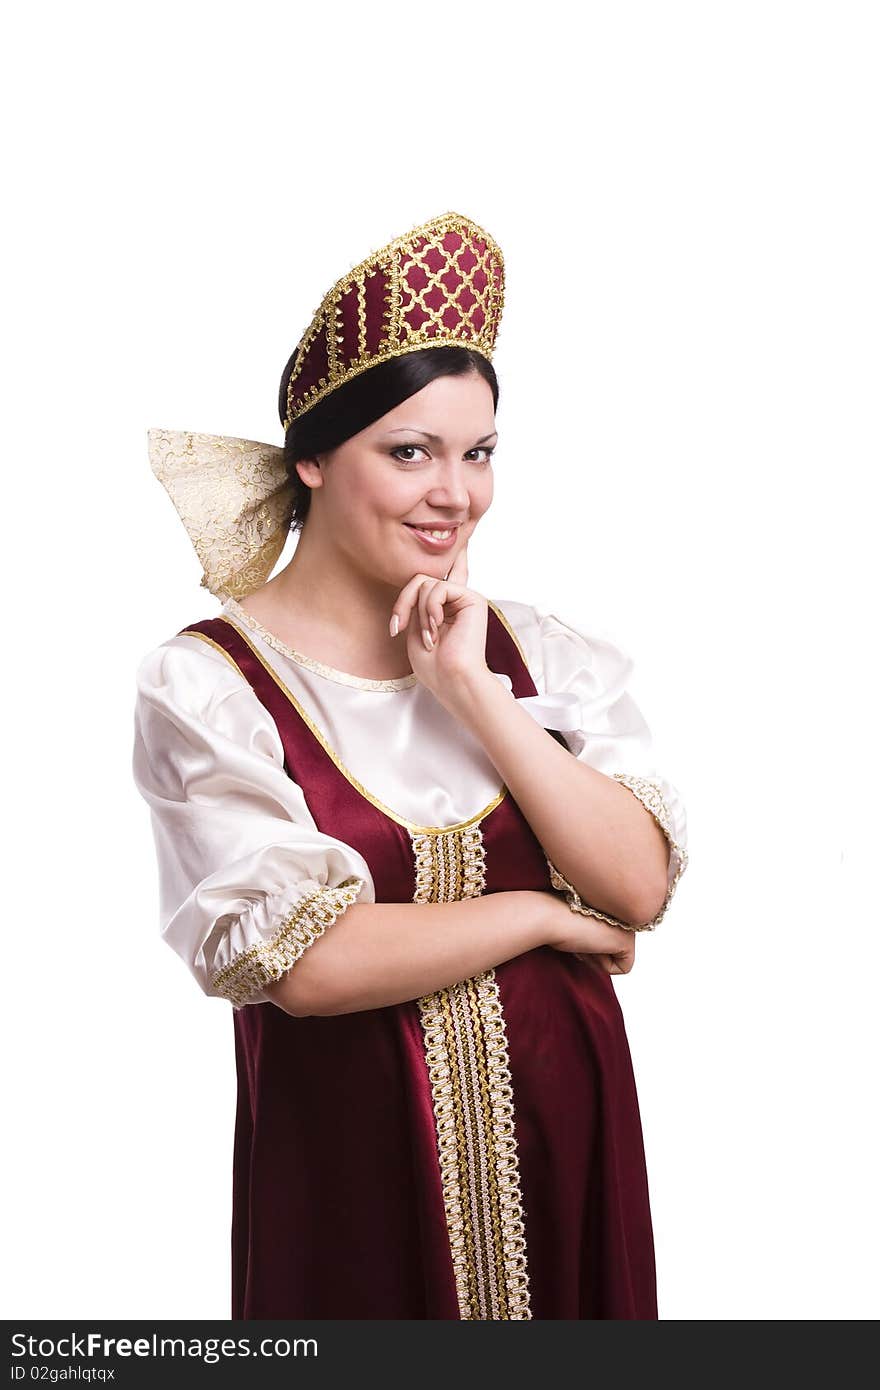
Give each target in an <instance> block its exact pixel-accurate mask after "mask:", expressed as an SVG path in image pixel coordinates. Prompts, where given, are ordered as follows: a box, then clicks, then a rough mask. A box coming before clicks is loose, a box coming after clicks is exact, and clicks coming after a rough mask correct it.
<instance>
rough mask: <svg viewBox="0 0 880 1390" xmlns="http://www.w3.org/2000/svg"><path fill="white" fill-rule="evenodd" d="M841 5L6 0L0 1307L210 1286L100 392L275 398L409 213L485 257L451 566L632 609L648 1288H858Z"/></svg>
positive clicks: (848, 235)
mask: <svg viewBox="0 0 880 1390" xmlns="http://www.w3.org/2000/svg"><path fill="white" fill-rule="evenodd" d="M876 18H877V10H876V7H875V6H873V5H871V4H855V3H846V2H845V0H836V2H835V3H833V4H832V3H826V4H817V3H808V2H804V0H801V3H797V4H794V3H792V4H785V3H779V2H778V0H777V2H776V3H774V0H762V3H757V4H756V3H751V0H737V2H736V3H663V4H652V3H651V4H649V3H645V4H635V3H615V4H613V5H612V4H603V5H590V4H586V5H581V6H574V5H569V4H560V3H547V0H545V3H542V4H541V5H540V6H539V7H537V8H536V7H534V6H521V7H520V6H514V5H511V4H509V3H505V4H500V3H498V4H488V3H482V4H481V3H475V0H469V3H467V4H462V3H457V0H444V3H443V4H442V5H424V6H423V5H416V4H414V3H411V4H406V5H404V4H387V3H377V4H374V5H368V6H363V7H360V8H359V9H357V10H355V9H354V8H352V9H351V10H350V11H349V10H347V9H345V8H343V7H340V6H338V5H326V6H324V5H308V6H301V5H296V4H291V3H286V4H278V5H274V4H268V3H251V4H249V5H248V6H242V5H235V6H233V5H228V4H217V3H213V4H210V5H209V4H193V3H190V4H187V3H181V0H177V3H175V4H174V5H170V4H164V3H156V0H153V2H152V3H151V4H150V5H146V4H144V5H141V6H140V7H132V6H114V5H109V4H107V5H100V4H95V3H84V4H79V5H76V6H64V7H62V6H60V5H47V4H43V5H40V4H35V5H32V6H28V7H26V8H25V7H19V9H18V13H17V17H16V18H15V19H14V20H13V21H12V23H11V25H9V26H7V30H6V34H5V36H4V43H3V47H4V49H5V56H4V58H3V65H4V73H3V81H2V84H0V90H2V103H3V107H4V110H3V120H4V131H5V133H6V136H7V145H8V153H7V157H6V173H5V175H4V183H5V185H6V190H7V193H11V195H12V196H11V201H8V202H7V208H6V213H5V215H4V219H3V236H4V240H5V242H6V249H5V255H4V267H5V269H6V272H7V275H6V286H5V289H4V310H3V317H4V319H5V333H4V338H5V345H4V361H3V373H2V374H3V382H4V385H5V386H6V388H7V391H8V405H7V407H6V411H5V432H4V437H5V439H6V445H5V474H6V477H7V480H8V483H10V484H11V490H12V497H11V498H9V497H7V500H6V505H5V506H4V509H3V512H4V516H5V522H6V524H5V527H4V549H5V552H6V575H7V579H6V591H5V592H6V609H5V620H6V628H5V631H6V648H7V652H6V655H7V665H6V673H7V674H6V679H5V681H4V682H3V698H4V704H5V708H6V710H7V715H6V719H5V728H6V730H7V734H8V738H7V746H6V750H5V755H4V756H5V765H4V771H5V776H4V779H3V780H4V788H5V802H6V810H7V812H8V813H10V814H9V817H8V824H7V827H6V835H5V843H6V847H7V850H8V858H7V861H6V868H5V872H4V884H5V890H6V891H5V895H4V896H5V912H4V919H5V933H6V936H7V940H8V942H9V945H10V947H11V949H10V950H8V951H7V953H6V958H5V959H6V968H5V971H4V975H5V989H4V996H5V998H4V1008H3V1017H4V1023H5V1025H6V1030H7V1036H6V1045H5V1058H6V1061H7V1077H8V1084H7V1100H6V1105H5V1116H6V1120H7V1125H6V1134H7V1140H6V1147H5V1154H4V1166H5V1172H4V1175H3V1188H4V1192H5V1193H6V1195H7V1200H8V1203H9V1207H10V1210H9V1212H8V1214H7V1216H6V1217H5V1227H4V1229H5V1232H6V1240H5V1245H6V1252H5V1253H6V1259H5V1265H6V1267H7V1271H8V1272H9V1275H10V1286H9V1288H8V1289H7V1291H6V1294H5V1297H4V1308H5V1313H6V1316H16V1317H24V1316H29V1317H34V1318H35V1317H43V1318H49V1317H57V1318H74V1317H76V1318H81V1317H84V1316H90V1317H96V1316H97V1317H101V1318H111V1317H119V1318H122V1317H141V1318H160V1317H177V1318H182V1317H215V1318H216V1317H220V1318H222V1317H226V1316H227V1313H228V1302H229V1292H228V1290H229V1214H230V1200H231V1161H232V1125H233V1108H234V1057H233V1033H232V1021H231V1010H229V1008H228V1006H227V1005H226V1004H225V1003H223V1002H222V1001H217V1000H207V999H205V998H204V996H202V995H201V994H200V993H199V991H198V988H197V986H196V985H195V983H194V982H193V981H192V980H191V978H190V977H189V975H188V974H187V972H186V970H185V969H184V967H183V966H182V964H181V962H180V961H179V960H178V959H177V958H176V957H175V956H174V955H173V954H172V953H171V952H170V951H169V950H168V949H167V948H166V947H165V946H164V945H162V943H161V941H160V940H159V937H158V919H157V912H158V908H157V891H156V882H155V879H156V873H155V861H154V851H153V846H152V839H151V832H150V826H149V815H148V811H147V808H146V806H145V805H144V804H143V802H141V801H140V799H139V797H138V796H137V793H136V791H135V789H134V786H133V783H132V781H131V777H130V753H131V740H132V727H133V726H132V709H133V701H134V670H135V667H136V665H137V662H138V661H139V659H140V657H141V656H142V655H143V654H144V653H145V652H146V651H147V650H148V649H149V648H151V647H152V646H154V645H155V644H157V643H158V642H160V641H162V640H164V639H165V638H166V637H168V636H170V635H171V634H173V633H174V632H176V631H177V630H178V629H179V628H180V627H182V626H183V625H184V624H185V623H186V622H189V621H192V620H194V619H197V618H201V617H209V616H213V614H214V613H215V612H216V611H218V604H217V602H216V600H214V599H212V598H211V596H210V595H208V594H206V592H205V590H203V589H200V588H199V578H200V575H201V570H200V567H199V565H198V561H197V559H196V556H195V553H194V551H193V550H192V548H191V546H190V543H189V541H188V539H187V537H186V533H185V532H184V530H183V528H182V527H181V525H180V522H179V520H178V519H177V517H176V515H175V513H174V510H173V508H172V506H171V503H170V501H169V500H168V498H167V496H166V495H165V493H164V492H163V490H162V488H161V487H160V486H159V484H158V483H157V482H156V480H155V479H154V477H153V476H152V474H151V473H150V470H149V467H148V462H147V453H146V430H147V428H148V427H150V426H163V427H167V428H172V429H193V430H202V431H207V432H208V433H214V434H234V435H241V436H244V437H247V438H252V439H262V440H266V441H270V442H275V443H280V442H281V427H280V424H279V421H278V417H277V414H276V395H277V389H278V382H279V379H280V376H281V371H282V368H283V367H284V364H285V362H286V360H287V358H288V355H289V354H290V352H291V351H292V349H293V347H294V346H295V344H296V342H297V341H298V339H299V337H300V335H301V333H302V331H303V330H304V328H305V327H306V325H307V323H308V321H309V319H310V317H311V314H312V312H313V310H314V309H315V307H316V306H317V304H318V302H319V300H320V298H321V296H322V295H323V293H324V291H325V290H326V289H327V288H328V287H329V285H330V284H331V283H332V282H333V281H334V280H335V279H336V278H337V277H338V276H339V275H341V274H342V273H343V272H344V271H345V270H346V269H348V268H349V267H350V266H351V265H352V264H353V263H354V262H356V261H358V260H360V259H361V258H363V257H364V256H365V255H367V254H368V252H369V251H371V250H372V249H374V248H375V247H378V246H380V245H382V244H383V242H385V241H386V240H388V239H390V238H391V237H393V236H395V235H398V234H399V233H401V232H402V231H405V230H407V229H408V228H410V227H411V226H414V225H415V224H417V223H419V222H422V221H424V220H427V219H428V218H430V217H432V216H434V215H435V214H437V213H440V212H444V211H447V210H450V209H454V210H456V211H461V212H465V213H466V214H468V215H469V216H470V217H472V218H474V219H475V220H476V221H477V222H479V223H480V224H482V225H483V226H485V227H486V228H487V229H488V230H489V231H490V232H491V233H492V234H493V235H494V236H495V238H496V239H497V240H498V241H499V243H500V244H501V246H502V249H503V251H504V253H505V260H506V271H507V296H506V305H505V314H504V320H503V322H502V326H501V332H500V336H499V340H498V347H497V352H496V357H495V366H496V368H497V370H498V373H499V377H500V381H501V402H500V406H499V412H498V416H497V420H498V426H499V432H500V436H501V442H500V446H499V449H498V453H497V456H496V500H495V505H494V510H493V512H492V514H491V515H490V516H489V517H488V518H487V519H486V520H485V521H484V522H483V524H482V526H481V528H480V533H479V535H478V537H477V538H476V539H475V541H474V542H473V543H472V545H471V547H470V551H469V554H470V557H471V566H472V568H471V577H470V582H471V584H472V587H474V588H478V589H480V590H481V591H482V592H485V593H486V594H488V595H489V596H490V597H495V598H502V599H503V598H515V599H519V600H523V601H527V602H533V603H548V604H549V605H550V606H551V607H552V608H553V610H554V611H555V612H557V613H558V614H559V616H561V617H563V618H564V619H565V620H566V621H570V622H572V623H575V624H577V625H578V626H580V627H581V629H582V630H583V631H586V632H589V631H596V632H602V633H605V634H607V635H610V636H612V637H613V638H615V639H616V640H617V641H618V642H619V643H620V644H621V645H623V646H624V647H625V648H627V649H628V650H629V651H630V652H631V653H632V654H633V656H634V657H635V659H636V670H635V674H634V685H633V692H634V694H635V696H636V698H637V700H638V701H639V703H640V705H641V706H642V709H643V712H644V713H645V715H646V717H647V719H648V722H649V724H650V725H651V728H652V730H653V732H654V735H655V741H656V746H657V750H658V758H660V759H662V763H663V766H664V768H665V770H666V772H667V773H668V775H669V776H670V777H671V778H672V780H673V781H674V782H675V783H676V785H677V786H678V787H679V788H680V790H681V792H682V794H683V796H684V798H685V802H686V804H687V807H688V812H689V825H690V854H691V863H690V867H689V869H688V871H687V873H686V874H685V876H684V878H683V879H682V881H681V884H680V887H679V890H678V894H677V896H676V900H675V903H674V905H673V907H672V908H671V909H670V912H669V914H668V916H667V918H666V920H665V921H664V923H663V925H662V927H661V929H660V930H658V932H657V933H656V934H652V935H649V936H645V937H641V938H640V939H639V943H638V944H639V959H638V961H637V964H636V968H635V970H634V971H633V973H632V974H631V975H630V976H628V977H626V978H624V979H621V980H617V981H616V982H615V983H616V988H617V991H618V996H619V998H620V999H621V1002H622V1005H623V1008H624V1013H625V1016H626V1020H627V1026H628V1031H629V1037H630V1043H631V1047H632V1051H633V1056H634V1062H635V1069H636V1076H637V1081H638V1085H639V1095H640V1100H641V1106H642V1117H643V1124H644V1130H645V1141H646V1146H647V1153H648V1164H649V1176H650V1184H651V1198H652V1207H653V1212H654V1219H655V1234H656V1241H657V1258H658V1278H659V1289H660V1311H661V1317H663V1318H664V1319H846V1318H859V1319H864V1318H872V1317H876V1316H877V1313H878V1311H880V1309H878V1302H880V1300H878V1298H877V1290H876V1285H875V1275H876V1246H877V1239H878V1223H877V1196H876V1193H877V1179H876V1175H877V1168H878V1154H877V1147H876V1139H875V1135H874V1128H873V1122H872V1121H873V1111H874V1109H875V1095H874V1093H875V1091H876V1060H875V1059H876V1051H877V1041H876V1035H875V1030H874V1017H875V1015H876V995H877V967H878V955H877V944H876V943H877V929H878V913H877V886H876V874H875V873H872V872H871V869H872V867H873V864H872V861H873V862H876V848H875V841H876V838H877V831H878V819H877V811H876V802H877V786H878V782H877V777H878V770H880V769H878V756H877V754H878V748H877V739H876V732H875V730H876V724H877V712H876V701H877V682H876V667H875V656H874V649H875V645H876V575H875V572H874V569H873V567H869V564H868V554H869V549H876V520H877V513H876V508H875V505H874V503H873V501H872V500H871V497H870V493H871V488H872V485H873V481H874V474H875V473H876V470H877V465H878V447H877V446H878V438H877V435H878V427H877V418H878V411H877V373H878V365H880V364H878V322H880V294H878V278H880V277H878V255H877V248H878V246H880V225H878V223H880V217H878V181H877V168H878V165H877V157H878V149H877V138H876V137H877V130H878V118H880V111H878V104H880V103H878V95H877V91H878V84H877V70H878V58H880V54H878V43H877V33H876ZM575 24H577V27H576V28H573V27H572V26H573V25H575ZM289 554H290V551H289V550H288V551H287V552H286V553H285V559H286V558H287V557H289Z"/></svg>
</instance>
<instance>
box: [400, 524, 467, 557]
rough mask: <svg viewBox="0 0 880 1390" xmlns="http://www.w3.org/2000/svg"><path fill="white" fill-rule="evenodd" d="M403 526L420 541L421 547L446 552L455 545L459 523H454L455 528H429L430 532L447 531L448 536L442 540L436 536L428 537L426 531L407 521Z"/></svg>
mask: <svg viewBox="0 0 880 1390" xmlns="http://www.w3.org/2000/svg"><path fill="white" fill-rule="evenodd" d="M403 524H404V526H405V527H406V528H407V530H408V531H412V533H413V535H414V536H415V537H416V539H417V540H419V541H421V543H422V545H424V546H425V547H426V548H427V549H428V550H448V549H449V548H450V546H453V545H455V542H456V540H457V539H458V528H459V524H460V523H456V525H455V526H433V527H431V530H434V531H449V533H450V534H449V535H448V536H445V537H443V538H442V539H441V538H440V537H438V536H432V535H430V534H429V532H428V531H426V530H422V528H421V527H419V526H413V525H412V523H411V522H409V521H405V522H404V523H403Z"/></svg>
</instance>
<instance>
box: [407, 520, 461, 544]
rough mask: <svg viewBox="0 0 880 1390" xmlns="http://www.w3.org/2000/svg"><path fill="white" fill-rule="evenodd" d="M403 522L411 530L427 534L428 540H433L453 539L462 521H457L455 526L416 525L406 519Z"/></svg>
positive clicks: (418, 533) (419, 533)
mask: <svg viewBox="0 0 880 1390" xmlns="http://www.w3.org/2000/svg"><path fill="white" fill-rule="evenodd" d="M403 524H404V526H406V527H407V528H408V529H409V530H410V531H415V532H416V534H417V535H419V536H425V537H426V538H427V539H428V540H433V541H449V540H452V539H453V538H454V537H455V535H456V533H457V531H458V529H459V526H460V525H461V523H460V522H456V524H455V525H454V526H416V525H415V524H414V523H413V522H411V521H405V522H404V523H403Z"/></svg>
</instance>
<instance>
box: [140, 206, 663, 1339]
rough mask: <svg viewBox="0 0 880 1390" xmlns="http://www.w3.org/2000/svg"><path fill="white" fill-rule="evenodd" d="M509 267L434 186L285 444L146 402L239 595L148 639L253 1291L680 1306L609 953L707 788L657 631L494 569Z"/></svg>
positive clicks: (334, 338) (160, 800) (650, 920)
mask: <svg viewBox="0 0 880 1390" xmlns="http://www.w3.org/2000/svg"><path fill="white" fill-rule="evenodd" d="M502 302H503V262H502V258H501V253H500V251H499V249H498V247H497V245H496V243H495V242H494V241H493V240H492V238H491V237H489V236H488V235H487V234H486V233H485V232H484V231H483V230H482V229H481V228H479V227H477V226H476V225H475V224H474V223H473V222H471V221H470V220H469V219H467V218H465V217H462V216H460V215H458V214H454V213H449V214H446V215H444V216H442V217H438V218H435V219H433V221H431V222H429V223H425V224H423V225H422V226H420V227H417V228H414V229H413V230H412V231H411V232H409V233H407V234H406V235H404V236H402V237H398V238H396V239H395V240H394V241H393V242H391V243H389V244H388V246H386V247H383V248H382V249H381V250H380V251H377V252H376V253H374V254H373V255H372V256H370V257H369V258H368V259H367V260H365V261H363V262H361V263H360V264H359V265H358V266H355V267H354V268H353V269H352V270H351V271H350V272H349V273H348V274H347V275H345V276H343V277H342V279H340V280H339V281H337V283H336V284H335V285H334V286H333V288H332V289H331V290H330V291H329V292H328V293H327V295H325V297H324V299H323V300H322V302H321V304H320V306H319V308H318V310H317V311H316V313H315V315H314V318H313V320H312V323H311V325H310V327H309V330H308V331H307V333H306V334H305V336H304V337H303V339H302V340H301V342H300V344H299V346H298V348H297V350H296V352H295V353H294V354H293V356H292V358H291V360H290V362H289V363H288V365H287V368H286V370H285V373H284V377H283V379H282V384H281V396H280V414H281V418H282V422H283V424H284V427H285V445H284V449H283V451H282V450H280V449H275V448H273V447H272V446H269V445H262V444H258V443H254V442H252V441H247V440H232V439H224V438H217V437H213V436H207V435H193V434H179V435H178V434H173V433H169V432H167V431H159V430H157V431H151V434H150V447H151V459H152V465H153V468H154V471H155V472H156V474H157V476H158V477H159V478H160V480H161V481H162V482H163V485H164V486H165V487H166V488H167V490H168V491H169V493H170V495H171V497H172V499H173V500H174V502H175V505H176V506H177V508H178V511H179V512H180V515H181V517H182V518H183V520H184V523H185V525H186V527H187V530H188V532H189V534H190V536H191V538H192V540H193V543H194V545H195V546H196V549H197V551H198V554H199V556H200V558H201V559H202V562H203V565H204V567H205V576H204V578H203V581H202V583H203V584H204V585H205V586H206V587H207V588H209V589H210V590H211V592H213V593H215V594H216V595H217V596H218V597H220V598H222V599H223V600H224V603H223V608H222V612H221V615H220V616H218V617H214V618H207V619H203V620H201V621H197V622H194V623H192V624H190V625H189V626H187V627H186V628H184V629H182V630H181V632H180V633H178V634H177V635H176V636H174V637H172V638H170V639H169V640H167V641H165V642H163V643H162V644H161V645H160V646H159V647H157V648H156V649H155V650H154V651H152V652H150V653H149V654H148V655H147V656H146V657H145V658H144V660H143V662H142V663H141V665H140V667H139V670H138V692H137V709H136V721H135V722H136V735H135V751H134V774H135V779H136V782H137V785H138V787H139V789H140V791H141V793H142V794H143V796H144V797H145V799H146V800H147V802H148V803H149V805H150V807H151V810H152V820H153V827H154V832H155V837H156V848H157V855H158V861H159V870H160V887H161V892H160V899H161V902H160V911H161V920H162V930H163V934H164V936H165V939H166V940H167V941H168V942H169V944H170V945H171V946H172V947H173V948H174V950H175V951H177V952H178V953H179V954H180V955H181V957H182V958H183V959H184V960H185V961H186V963H187V965H188V966H189V968H190V969H191V971H192V973H193V974H194V976H195V978H196V980H197V981H198V983H199V984H200V986H201V987H202V989H203V990H204V991H205V993H206V994H208V995H211V996H216V997H220V998H225V999H226V1000H228V1001H230V1002H231V1004H232V1006H233V1025H234V1030H235V1046H236V1060H237V1070H238V1106H237V1115H236V1135H235V1152H234V1165H233V1170H234V1171H233V1220H232V1282H233V1309H232V1312H233V1317H235V1318H451V1319H527V1318H647V1319H651V1318H656V1317H657V1304H656V1290H655V1275H654V1254H653V1243H652V1232H651V1218H650V1210H649V1201H648V1187H647V1178H646V1172H645V1162H644V1150H643V1143H642V1132H641V1127H640V1120H639V1112H638V1102H637V1097H636V1090H635V1083H634V1079H633V1073H632V1066H631V1060H630V1054H629V1048H628V1044H627V1040H626V1034H625V1031H624V1026H623V1020H622V1015H621V1010H620V1007H619V1004H618V1001H617V997H616V994H615V991H614V987H613V984H612V981H611V978H610V976H611V975H612V974H616V973H621V972H626V971H628V970H629V969H630V968H631V966H632V963H633V949H634V940H635V937H634V933H635V931H637V930H641V929H645V928H649V927H652V926H654V925H656V923H657V922H659V921H660V919H661V917H662V915H663V912H664V910H665V908H666V905H667V903H668V901H669V899H670V897H671V894H672V892H673V890H674V888H675V884H676V882H677V879H678V877H679V876H680V874H681V872H682V870H683V868H684V866H685V863H686V850H685V816H684V810H683V807H682V805H681V801H680V798H679V796H678V794H677V793H676V791H675V789H674V787H673V786H672V785H671V784H670V783H669V782H668V781H666V780H665V778H663V777H660V776H658V775H656V774H655V773H653V769H652V766H651V745H650V735H649V733H648V730H647V727H646V725H645V722H644V720H643V719H642V717H641V715H640V713H639V711H638V709H637V708H636V706H635V704H634V703H633V701H632V699H631V697H630V696H629V695H628V694H627V691H626V681H627V678H628V676H629V673H630V670H631V664H632V663H631V661H630V659H629V658H628V657H627V656H625V655H624V654H623V652H622V651H620V650H619V649H618V648H617V647H615V646H614V645H613V644H611V643H610V642H608V641H607V640H603V639H600V638H598V637H596V636H587V635H586V634H584V633H581V632H579V631H577V630H576V629H574V628H571V627H569V626H568V625H566V624H565V623H563V622H562V621H561V620H560V619H558V618H557V617H555V616H554V615H553V614H550V613H546V612H542V611H540V610H538V609H537V608H534V607H532V606H530V605H529V604H527V603H522V602H514V601H505V602H501V601H494V602H488V601H487V600H486V599H485V598H484V597H483V596H482V595H481V594H479V593H477V592H476V591H475V590H473V589H470V588H469V587H468V585H467V560H466V555H467V546H468V543H469V541H470V539H471V536H472V535H473V533H474V530H475V529H476V527H477V525H478V524H479V522H480V520H481V518H482V517H483V516H484V514H485V513H486V511H487V510H488V508H489V506H490V503H491V500H492V489H493V480H492V463H491V459H492V453H493V450H494V448H495V445H496V441H497V438H498V436H497V432H496V429H495V418H494V412H495V407H496V406H497V401H498V385H497V381H496V378H495V373H494V370H493V368H492V365H491V360H490V359H491V353H492V349H493V347H494V343H495V338H496V335H497V328H498V322H499V318H500V312H501V306H502ZM291 525H292V526H293V527H294V529H296V530H298V531H299V539H298V544H297V549H296V552H295V554H294V557H293V559H292V560H291V561H290V563H289V564H288V565H287V566H286V568H284V569H283V570H282V571H281V572H280V573H279V574H278V575H276V576H274V577H273V578H271V579H270V578H268V576H269V574H270V573H271V570H272V568H273V566H274V564H275V561H276V560H277V558H278V555H279V554H280V550H281V548H282V546H283V542H284V538H285V535H286V534H287V531H288V529H289V528H290V526H291ZM551 731H552V732H551ZM572 754H574V756H572Z"/></svg>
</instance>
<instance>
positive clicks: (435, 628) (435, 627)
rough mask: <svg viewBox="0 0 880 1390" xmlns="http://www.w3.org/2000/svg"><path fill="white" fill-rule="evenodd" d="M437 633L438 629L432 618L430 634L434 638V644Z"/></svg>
mask: <svg viewBox="0 0 880 1390" xmlns="http://www.w3.org/2000/svg"><path fill="white" fill-rule="evenodd" d="M438 631H439V629H438V627H437V622H436V620H435V619H434V618H432V619H431V633H432V635H433V637H434V640H435V642H436V640H437V633H438Z"/></svg>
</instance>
